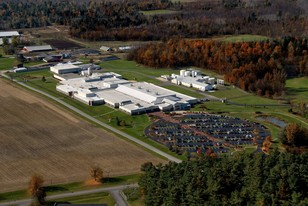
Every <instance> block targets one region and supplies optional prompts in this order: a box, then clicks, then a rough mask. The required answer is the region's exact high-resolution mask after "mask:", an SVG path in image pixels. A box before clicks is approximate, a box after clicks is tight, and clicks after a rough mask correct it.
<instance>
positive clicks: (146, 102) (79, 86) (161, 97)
mask: <svg viewBox="0 0 308 206" xmlns="http://www.w3.org/2000/svg"><path fill="white" fill-rule="evenodd" d="M60 83H61V85H58V86H57V90H58V91H60V92H62V93H64V94H66V95H69V96H71V97H73V98H76V99H78V100H79V101H82V102H84V103H86V104H88V105H100V104H104V103H105V104H108V105H110V106H112V107H114V108H119V109H121V110H123V111H125V112H127V113H129V114H131V115H134V114H142V113H147V112H152V111H159V110H161V111H172V110H185V109H189V108H190V107H191V105H193V104H196V103H198V99H196V98H194V97H190V96H187V95H184V94H181V93H178V92H174V91H171V90H168V89H165V88H162V87H159V86H156V85H154V84H151V83H147V82H129V81H127V80H125V79H123V78H122V76H121V75H119V74H116V73H113V72H108V73H101V74H99V73H93V74H91V76H86V77H79V78H74V79H68V80H64V81H61V82H60Z"/></svg>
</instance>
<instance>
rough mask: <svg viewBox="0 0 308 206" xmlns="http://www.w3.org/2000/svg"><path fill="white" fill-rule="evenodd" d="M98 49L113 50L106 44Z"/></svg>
mask: <svg viewBox="0 0 308 206" xmlns="http://www.w3.org/2000/svg"><path fill="white" fill-rule="evenodd" d="M99 49H100V50H102V51H106V52H112V51H113V49H112V48H111V47H107V46H101V47H100V48H99Z"/></svg>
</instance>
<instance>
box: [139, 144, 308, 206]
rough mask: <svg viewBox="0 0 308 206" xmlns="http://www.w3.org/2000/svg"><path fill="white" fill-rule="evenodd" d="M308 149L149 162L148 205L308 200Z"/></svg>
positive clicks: (144, 183)
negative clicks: (162, 162)
mask: <svg viewBox="0 0 308 206" xmlns="http://www.w3.org/2000/svg"><path fill="white" fill-rule="evenodd" d="M307 158H308V156H307V153H304V154H300V155H294V154H290V153H279V152H278V151H277V150H275V151H273V152H272V153H271V154H270V155H265V154H261V153H258V154H244V153H234V155H232V156H223V157H221V158H216V157H209V156H207V157H205V158H202V159H200V160H196V161H184V162H182V163H180V164H177V163H171V162H170V163H169V164H166V165H156V166H155V165H153V164H152V163H146V164H144V165H142V168H141V170H142V171H143V172H144V174H143V175H142V176H141V178H140V180H139V185H140V187H141V193H142V194H143V195H144V200H145V204H146V205H151V206H155V205H157V206H158V205H192V206H193V205H228V206H229V205H302V206H304V205H307V204H308V198H307V197H308V196H307V195H308V194H307V185H308V178H307V173H308V165H307V162H308V161H307V160H308V159H307Z"/></svg>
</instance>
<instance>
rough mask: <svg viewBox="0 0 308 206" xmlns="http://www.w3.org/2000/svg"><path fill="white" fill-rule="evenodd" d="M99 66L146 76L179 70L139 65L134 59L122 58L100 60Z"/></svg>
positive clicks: (120, 72)
mask: <svg viewBox="0 0 308 206" xmlns="http://www.w3.org/2000/svg"><path fill="white" fill-rule="evenodd" d="M100 66H101V67H102V68H104V69H105V70H106V71H113V72H116V73H119V74H122V73H123V72H130V73H134V74H136V75H140V76H146V77H148V78H151V77H160V76H161V75H163V74H172V73H179V72H180V71H179V70H176V69H168V68H154V67H146V66H143V65H139V64H137V63H136V62H134V61H127V60H122V59H121V60H114V61H106V62H102V63H101V64H100ZM132 80H134V78H132ZM137 80H138V79H137ZM138 81H139V80H138Z"/></svg>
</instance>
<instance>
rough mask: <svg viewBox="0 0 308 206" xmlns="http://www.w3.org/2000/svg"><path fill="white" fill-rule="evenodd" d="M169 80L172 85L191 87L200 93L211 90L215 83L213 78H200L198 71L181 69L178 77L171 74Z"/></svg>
mask: <svg viewBox="0 0 308 206" xmlns="http://www.w3.org/2000/svg"><path fill="white" fill-rule="evenodd" d="M169 80H170V81H171V82H172V83H174V84H177V85H183V86H186V87H193V88H196V89H198V90H200V91H209V90H212V89H213V88H214V87H215V83H216V79H215V78H211V77H209V76H202V74H201V72H200V71H199V70H194V69H189V70H185V69H182V70H180V75H176V74H171V76H170V79H169Z"/></svg>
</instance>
